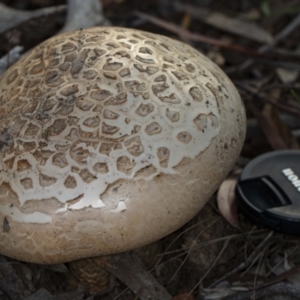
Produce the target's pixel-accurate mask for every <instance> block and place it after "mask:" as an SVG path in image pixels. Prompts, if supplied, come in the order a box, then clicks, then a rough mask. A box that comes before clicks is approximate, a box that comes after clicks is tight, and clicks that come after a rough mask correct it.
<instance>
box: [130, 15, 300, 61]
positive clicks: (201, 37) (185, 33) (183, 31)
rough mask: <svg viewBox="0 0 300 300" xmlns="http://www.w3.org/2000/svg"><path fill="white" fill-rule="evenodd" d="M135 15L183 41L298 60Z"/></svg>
mask: <svg viewBox="0 0 300 300" xmlns="http://www.w3.org/2000/svg"><path fill="white" fill-rule="evenodd" d="M135 15H137V16H139V17H140V18H143V19H145V20H147V21H149V22H151V23H153V24H155V25H157V26H160V27H162V28H164V29H166V30H169V31H171V32H174V33H176V34H177V35H180V36H183V37H184V38H185V39H189V40H191V41H195V42H201V43H205V44H208V45H212V46H216V47H219V48H223V49H228V50H231V51H235V52H239V53H242V54H245V55H248V56H252V57H258V58H259V57H260V58H268V59H286V60H299V58H300V56H299V55H298V54H288V55H286V54H283V53H263V52H258V51H257V50H255V49H254V50H253V49H248V48H245V47H243V46H240V45H236V44H230V43H228V42H224V41H221V40H216V39H213V38H211V37H207V36H204V35H202V34H197V33H193V32H190V31H188V30H186V29H184V28H181V27H179V26H177V25H175V24H173V23H169V22H167V21H164V20H161V19H158V18H156V17H153V16H150V15H147V14H145V13H142V12H135Z"/></svg>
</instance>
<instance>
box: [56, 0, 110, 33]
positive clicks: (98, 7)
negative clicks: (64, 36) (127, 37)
mask: <svg viewBox="0 0 300 300" xmlns="http://www.w3.org/2000/svg"><path fill="white" fill-rule="evenodd" d="M108 24H109V23H108V21H107V20H106V18H105V17H104V16H103V13H102V4H101V1H99V0H84V1H83V0H68V14H67V19H66V23H65V25H64V27H63V29H62V30H61V31H60V32H68V31H72V30H76V29H80V28H88V27H93V26H100V25H108Z"/></svg>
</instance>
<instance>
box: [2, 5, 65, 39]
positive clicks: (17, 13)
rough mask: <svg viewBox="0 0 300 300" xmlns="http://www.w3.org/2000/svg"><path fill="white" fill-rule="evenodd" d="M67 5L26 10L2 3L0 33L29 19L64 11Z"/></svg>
mask: <svg viewBox="0 0 300 300" xmlns="http://www.w3.org/2000/svg"><path fill="white" fill-rule="evenodd" d="M65 10H66V6H65V5H59V6H53V7H45V8H41V9H37V10H32V11H26V10H18V9H14V8H11V7H8V6H6V5H4V4H2V3H0V34H2V33H4V32H6V31H8V30H10V29H12V28H15V27H16V26H18V25H20V24H22V23H25V22H27V21H29V20H32V19H35V18H39V17H43V16H48V15H51V14H56V13H60V12H64V11H65Z"/></svg>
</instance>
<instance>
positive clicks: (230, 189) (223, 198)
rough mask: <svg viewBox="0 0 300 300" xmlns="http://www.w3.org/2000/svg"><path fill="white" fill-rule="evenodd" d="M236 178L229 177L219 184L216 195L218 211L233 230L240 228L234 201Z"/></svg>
mask: <svg viewBox="0 0 300 300" xmlns="http://www.w3.org/2000/svg"><path fill="white" fill-rule="evenodd" d="M236 182H237V177H236V176H235V177H229V178H227V179H226V180H224V181H223V183H222V184H221V186H220V188H219V191H218V194H217V202H218V207H219V211H220V213H221V214H222V216H223V217H224V218H225V220H226V221H227V222H228V223H230V224H231V225H232V226H233V227H235V228H238V229H239V228H240V225H239V219H238V213H237V204H236V201H235V193H234V191H235V186H236Z"/></svg>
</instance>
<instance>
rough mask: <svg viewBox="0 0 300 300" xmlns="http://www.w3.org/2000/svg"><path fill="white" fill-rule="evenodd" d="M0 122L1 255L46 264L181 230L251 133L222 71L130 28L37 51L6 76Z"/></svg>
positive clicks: (64, 38)
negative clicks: (246, 132)
mask: <svg viewBox="0 0 300 300" xmlns="http://www.w3.org/2000/svg"><path fill="white" fill-rule="evenodd" d="M0 116H1V118H0V222H2V224H7V223H8V225H9V227H8V226H6V228H9V230H5V231H2V232H1V233H0V252H2V253H3V254H6V255H9V256H13V257H15V258H19V259H22V260H27V261H31V262H37V263H58V262H64V261H70V260H74V259H77V258H81V257H88V256H95V255H101V254H109V253H116V252H121V251H126V250H129V249H133V248H136V247H139V246H142V245H144V244H147V243H150V242H152V241H155V240H157V239H159V238H161V237H163V236H165V235H167V234H168V233H170V232H172V231H174V230H176V229H177V228H179V227H180V226H182V225H183V224H184V223H186V222H187V221H188V220H189V219H190V218H191V217H193V216H194V215H195V214H196V213H197V211H199V210H200V209H201V207H202V206H203V205H204V204H205V202H206V201H207V200H208V199H209V197H210V196H211V195H212V194H213V192H214V191H215V190H216V188H217V187H218V185H219V184H220V182H221V181H222V180H223V179H224V177H225V176H226V175H227V174H228V172H229V171H230V169H231V167H232V165H233V164H234V162H235V160H236V158H237V157H238V155H239V152H240V149H241V146H242V144H243V140H244V135H245V113H244V108H243V105H242V102H241V100H240V97H239V95H238V93H237V91H236V89H235V87H234V86H233V85H232V83H231V82H230V81H229V79H228V78H227V77H226V75H225V74H224V73H223V72H222V71H221V70H220V69H219V68H218V67H217V66H216V65H214V64H213V63H212V62H211V61H210V60H208V59H207V58H206V57H205V56H203V55H202V54H200V53H199V52H197V51H196V50H195V49H193V48H192V47H190V46H188V45H185V44H183V43H181V42H178V41H175V40H172V39H170V38H167V37H163V36H159V35H155V34H151V33H146V32H142V31H138V30H133V29H124V28H90V29H84V30H81V31H76V32H72V33H67V34H63V35H59V36H55V37H53V38H51V39H49V40H47V41H45V42H44V43H42V44H41V45H39V46H37V47H36V48H35V49H33V50H32V51H31V52H30V53H29V54H28V55H27V56H25V57H24V58H23V59H22V60H20V61H19V62H18V63H16V64H15V65H14V66H12V67H11V68H10V69H9V70H8V71H7V72H6V73H5V74H4V75H2V77H1V78H0ZM225 144H226V145H227V147H225V146H224V145H225Z"/></svg>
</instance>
